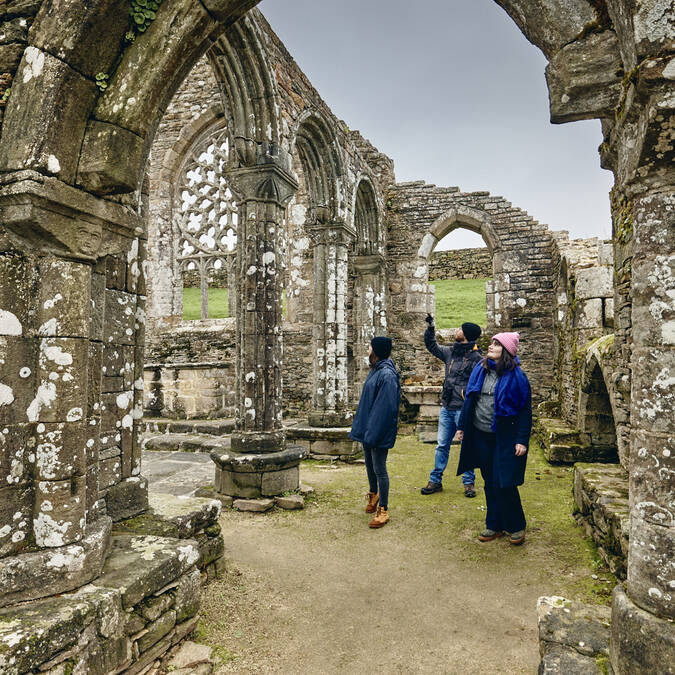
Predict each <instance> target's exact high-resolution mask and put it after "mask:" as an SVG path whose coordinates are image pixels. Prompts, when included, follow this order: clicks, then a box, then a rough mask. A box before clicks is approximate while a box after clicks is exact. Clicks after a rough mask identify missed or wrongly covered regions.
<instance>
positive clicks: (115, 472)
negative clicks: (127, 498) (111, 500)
mask: <svg viewBox="0 0 675 675" xmlns="http://www.w3.org/2000/svg"><path fill="white" fill-rule="evenodd" d="M98 466H99V469H98V491H99V492H104V491H105V490H106V488H109V487H110V486H112V485H116V484H117V483H119V482H120V481H121V480H122V456H121V454H120V453H115V455H114V456H112V457H110V458H109V459H101V460H100V461H99V463H98Z"/></svg>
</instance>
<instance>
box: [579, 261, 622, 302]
mask: <svg viewBox="0 0 675 675" xmlns="http://www.w3.org/2000/svg"><path fill="white" fill-rule="evenodd" d="M576 277H577V282H576V286H575V287H574V292H575V295H576V298H577V300H587V299H589V298H609V297H613V295H614V270H613V268H611V267H581V268H579V269H577V273H576Z"/></svg>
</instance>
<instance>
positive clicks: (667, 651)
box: [609, 586, 675, 673]
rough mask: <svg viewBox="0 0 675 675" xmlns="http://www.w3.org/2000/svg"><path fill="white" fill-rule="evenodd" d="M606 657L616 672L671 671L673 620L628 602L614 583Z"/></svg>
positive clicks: (674, 642)
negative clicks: (608, 648)
mask: <svg viewBox="0 0 675 675" xmlns="http://www.w3.org/2000/svg"><path fill="white" fill-rule="evenodd" d="M609 656H610V662H611V664H612V667H613V668H614V672H616V673H667V672H670V673H672V672H673V669H672V667H671V666H672V664H673V663H675V631H673V622H672V621H668V620H667V619H663V618H659V617H657V616H654V614H651V613H650V612H645V611H644V610H643V609H642V608H640V607H638V606H637V605H636V604H634V603H633V602H632V601H631V599H630V598H629V597H628V596H627V595H626V593H625V591H624V589H623V587H622V586H616V587H615V589H614V593H613V595H612V637H611V645H610V651H609ZM665 668H667V669H668V670H666V669H665Z"/></svg>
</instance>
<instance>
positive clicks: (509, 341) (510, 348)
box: [492, 333, 520, 356]
mask: <svg viewBox="0 0 675 675" xmlns="http://www.w3.org/2000/svg"><path fill="white" fill-rule="evenodd" d="M492 339H493V340H497V342H499V343H500V344H501V346H502V347H504V349H506V351H507V352H508V353H509V354H511V356H515V355H516V353H517V352H518V340H520V333H497V335H493V336H492Z"/></svg>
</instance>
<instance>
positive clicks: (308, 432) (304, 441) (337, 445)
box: [286, 422, 363, 462]
mask: <svg viewBox="0 0 675 675" xmlns="http://www.w3.org/2000/svg"><path fill="white" fill-rule="evenodd" d="M350 430H351V427H344V426H334V427H314V426H310V425H309V424H303V423H302V422H298V423H296V424H292V425H290V426H288V427H286V438H288V440H289V441H292V442H293V443H295V444H296V445H299V446H300V447H302V448H304V450H305V452H306V453H307V456H308V457H311V458H312V459H339V460H342V461H343V462H352V461H354V460H355V459H357V458H358V457H360V456H361V454H362V452H363V450H362V448H361V445H360V444H359V443H356V442H355V441H352V440H351V439H350V438H349V432H350Z"/></svg>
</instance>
